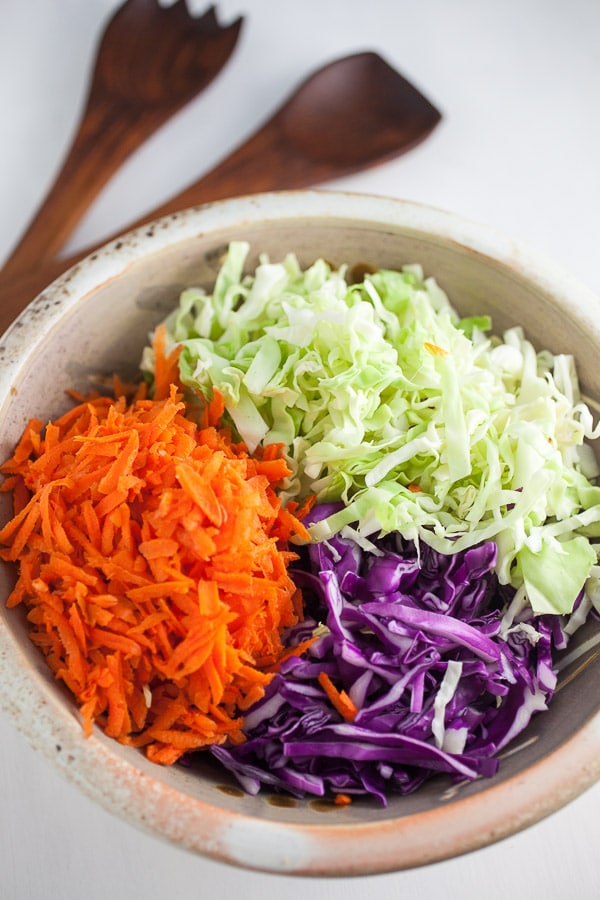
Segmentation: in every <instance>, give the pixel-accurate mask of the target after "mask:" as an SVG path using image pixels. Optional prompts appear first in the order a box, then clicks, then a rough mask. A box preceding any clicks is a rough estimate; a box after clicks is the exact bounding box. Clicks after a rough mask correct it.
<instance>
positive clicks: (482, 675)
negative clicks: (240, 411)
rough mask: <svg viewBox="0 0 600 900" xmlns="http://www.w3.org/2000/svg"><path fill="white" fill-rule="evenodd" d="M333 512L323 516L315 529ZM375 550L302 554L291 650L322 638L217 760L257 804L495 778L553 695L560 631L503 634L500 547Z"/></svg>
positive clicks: (529, 625) (524, 618)
mask: <svg viewBox="0 0 600 900" xmlns="http://www.w3.org/2000/svg"><path fill="white" fill-rule="evenodd" d="M330 512H331V507H330V506H327V505H323V506H322V507H318V508H317V509H315V510H313V513H312V514H311V521H316V520H317V519H318V518H322V517H323V516H324V515H327V514H328V513H330ZM373 543H374V545H375V547H376V552H372V551H365V550H363V549H361V547H360V546H359V544H358V543H356V542H355V541H354V540H352V539H351V538H347V537H346V538H342V537H339V536H336V537H335V538H333V539H331V540H330V541H328V542H325V543H321V544H314V545H310V546H309V547H308V548H304V552H305V557H304V564H303V566H302V567H300V568H297V569H296V570H294V571H293V575H294V577H295V579H296V581H297V584H298V585H299V586H300V587H302V589H303V593H304V597H305V604H306V618H305V620H304V621H303V622H302V623H301V624H300V625H299V626H297V627H296V628H294V629H292V630H291V631H290V633H289V635H288V643H289V645H290V646H294V645H297V644H298V643H299V642H300V641H302V640H303V639H305V638H306V637H307V636H310V635H312V634H313V633H315V631H316V633H317V634H318V635H319V636H318V638H317V639H316V641H315V642H314V643H313V644H312V645H311V646H310V648H309V649H308V651H305V653H304V654H303V655H301V656H294V657H291V658H290V659H288V660H287V661H286V662H284V663H283V664H282V666H281V670H280V673H278V674H277V675H276V676H275V677H274V679H273V680H272V681H271V683H270V684H269V686H268V688H267V690H266V693H265V696H264V697H263V698H262V699H261V700H260V701H259V702H258V703H256V704H255V705H254V706H253V707H252V708H251V709H250V710H249V712H248V713H247V715H246V718H245V727H244V731H245V735H246V738H247V740H246V742H245V743H243V744H241V745H239V746H236V747H221V746H215V747H213V748H212V749H211V752H212V753H213V755H214V756H215V757H216V758H217V759H218V760H220V761H221V762H222V763H223V765H224V766H225V767H226V768H227V769H229V770H230V771H231V772H232V773H233V774H234V775H235V776H236V778H237V779H238V781H239V783H240V784H241V785H242V786H243V788H244V789H245V790H246V791H248V792H249V793H252V794H255V793H257V792H258V791H259V790H260V787H261V785H266V786H269V787H270V788H271V789H274V790H281V791H287V792H291V793H292V794H294V795H297V796H305V795H307V794H309V795H317V796H323V795H325V794H329V793H334V794H335V793H344V794H353V795H372V796H375V797H376V798H378V799H379V801H380V802H381V803H382V804H383V805H385V804H386V801H387V797H388V796H389V795H390V794H391V793H393V792H400V793H403V794H406V793H409V792H412V791H414V790H415V789H416V788H418V787H419V786H420V785H421V784H422V783H423V782H424V781H425V780H427V779H428V778H430V777H431V776H433V775H435V774H439V773H447V774H448V775H449V776H450V777H451V779H452V780H464V779H467V780H471V779H474V778H476V777H478V776H484V777H485V776H491V775H493V774H494V773H495V772H496V770H497V767H498V759H497V754H498V752H499V751H500V750H501V749H502V748H503V747H504V746H505V745H506V744H507V743H508V742H509V741H511V740H512V739H513V738H514V737H515V736H516V735H517V734H519V733H520V732H521V731H522V730H523V729H524V728H525V727H526V726H527V724H528V722H529V721H530V719H531V716H532V715H533V714H534V713H535V712H536V711H538V710H543V709H545V708H546V706H547V704H548V702H549V700H550V698H551V696H552V693H553V690H554V688H555V684H556V678H555V674H554V672H553V667H552V652H553V649H554V648H558V647H562V646H564V644H565V636H564V634H563V632H562V629H561V625H560V619H559V618H558V617H550V616H540V617H533V614H532V613H531V610H530V609H529V608H527V610H525V611H523V612H522V613H521V614H520V615H519V616H517V617H516V618H515V619H514V620H512V621H510V623H509V625H508V626H507V624H506V622H504V623H503V614H504V613H505V611H506V609H507V607H508V604H509V603H510V601H511V599H512V596H513V594H512V590H511V589H506V588H503V587H501V586H500V585H499V583H498V580H497V578H496V575H495V574H494V571H493V570H494V564H495V560H496V546H495V544H493V543H491V542H490V543H485V544H482V545H480V546H478V547H475V548H472V549H470V550H467V551H465V552H463V553H457V554H455V555H452V556H447V555H446V556H445V555H442V554H439V553H437V552H436V551H434V550H432V549H431V548H429V547H427V546H423V547H421V549H420V552H418V551H417V548H416V547H415V545H414V544H413V543H412V542H409V541H405V540H403V539H401V538H400V537H399V536H398V535H387V536H386V537H384V538H381V539H378V540H375V541H373ZM321 671H324V672H325V673H326V674H327V675H328V676H329V677H330V678H331V680H332V682H333V683H334V685H335V686H336V688H337V689H338V690H343V691H345V692H346V693H347V694H348V696H349V697H350V698H351V700H352V701H353V703H354V705H355V706H356V708H357V710H358V711H357V714H356V716H355V718H354V719H353V721H347V720H345V719H343V718H342V716H341V715H340V714H339V713H338V712H337V711H336V709H335V708H334V707H333V705H332V704H331V702H330V701H329V699H328V698H327V696H326V694H325V692H324V690H323V689H322V687H321V685H320V683H319V681H318V676H319V672H321Z"/></svg>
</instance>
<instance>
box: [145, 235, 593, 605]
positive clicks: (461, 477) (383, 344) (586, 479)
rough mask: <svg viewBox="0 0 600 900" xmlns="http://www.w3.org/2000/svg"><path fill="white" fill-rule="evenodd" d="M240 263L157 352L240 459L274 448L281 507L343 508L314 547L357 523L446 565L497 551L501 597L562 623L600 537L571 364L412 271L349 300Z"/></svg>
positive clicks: (191, 304)
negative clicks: (176, 352) (281, 459)
mask: <svg viewBox="0 0 600 900" xmlns="http://www.w3.org/2000/svg"><path fill="white" fill-rule="evenodd" d="M248 250H249V247H248V245H247V244H246V243H243V242H234V243H232V244H231V245H230V247H229V250H228V252H227V255H226V257H225V260H224V263H223V266H222V268H221V270H220V272H219V275H218V278H217V280H216V283H215V286H214V291H213V293H212V294H208V293H206V292H205V291H203V290H201V289H197V288H190V289H188V290H186V291H184V292H183V294H182V295H181V298H180V301H179V305H178V307H177V309H176V310H175V311H174V312H173V313H172V314H171V315H170V316H169V317H168V319H167V320H166V324H167V335H168V340H169V342H170V344H171V345H175V344H182V353H181V357H180V372H181V379H182V382H183V383H184V384H185V385H186V386H188V387H189V388H191V389H193V390H195V391H199V392H201V393H202V394H203V395H205V396H210V395H211V393H212V391H213V389H215V388H216V389H218V391H219V392H220V393H221V394H222V395H223V397H224V399H225V405H226V411H227V414H228V416H229V417H230V420H231V423H232V425H233V426H234V428H235V429H236V430H237V432H238V433H239V436H240V437H241V438H242V439H243V440H244V441H245V442H246V444H247V445H248V448H249V450H250V451H251V452H252V451H253V450H254V449H255V448H256V447H257V446H258V445H259V444H261V443H264V444H267V443H273V442H276V443H283V444H284V445H285V447H286V453H287V457H288V460H289V463H290V466H291V468H292V472H293V474H292V476H291V477H290V478H289V479H288V481H287V483H286V484H285V485H284V486H283V491H282V496H283V499H284V501H288V500H290V499H296V500H301V499H303V498H304V497H306V496H307V495H309V494H311V493H314V494H316V495H317V498H318V500H319V501H320V502H326V501H332V500H340V499H341V500H343V501H344V504H345V506H344V508H343V509H342V510H341V511H340V512H338V513H336V514H334V515H332V516H330V517H329V518H327V519H325V520H324V521H321V522H318V523H317V524H315V525H314V526H313V527H312V529H311V534H312V536H313V538H314V539H315V540H324V539H327V538H328V537H330V536H331V535H332V534H334V533H336V532H338V531H340V530H341V529H343V528H344V527H346V526H349V525H351V524H353V523H355V533H356V534H358V535H359V536H360V537H362V538H366V537H368V536H369V535H373V534H380V533H387V532H390V531H399V532H401V533H402V535H403V536H404V537H406V538H411V539H413V540H416V541H417V542H418V541H423V542H425V543H427V544H429V545H431V546H432V547H434V548H435V549H436V550H438V551H440V552H442V553H452V552H453V551H459V550H464V549H466V548H468V547H470V546H474V545H475V544H479V543H480V542H482V541H487V540H494V541H495V542H496V544H497V546H498V563H497V573H498V577H499V579H500V581H501V582H502V583H505V584H507V583H510V584H512V585H513V586H514V587H517V588H518V587H523V586H524V588H525V591H526V593H527V597H528V599H529V602H530V604H531V606H532V607H533V609H534V611H535V612H536V613H537V614H539V613H544V612H551V613H566V612H570V611H571V610H572V608H573V604H574V603H575V600H576V598H577V596H578V595H579V593H580V592H581V590H582V588H583V586H584V584H585V582H586V579H587V578H588V575H589V573H590V569H591V567H592V566H593V565H594V564H595V563H596V561H597V551H596V546H595V544H594V542H593V538H594V537H596V536H598V535H600V524H599V523H600V488H599V487H597V486H595V485H594V484H593V480H594V479H595V477H596V476H597V475H598V468H597V465H596V461H595V457H594V455H593V453H592V452H591V451H590V447H589V445H588V444H587V443H585V441H586V439H588V440H589V439H595V438H596V437H597V436H598V432H597V430H596V429H594V426H593V422H592V416H591V413H590V411H589V409H588V407H587V406H586V405H585V403H583V402H582V400H581V397H580V394H579V388H578V383H577V375H576V371H575V366H574V363H573V360H572V358H571V357H570V356H567V355H553V354H551V353H549V352H547V351H543V352H536V351H535V350H534V348H533V346H532V344H531V343H530V342H529V341H528V340H527V338H526V337H525V335H524V334H523V331H522V329H521V328H519V327H514V328H511V329H509V330H508V331H506V332H505V333H504V335H503V336H502V337H501V338H500V337H497V336H492V335H490V334H489V333H488V332H489V331H490V328H491V325H490V322H489V319H488V318H487V317H486V316H482V317H475V318H470V319H465V320H461V319H459V317H458V315H457V313H456V312H455V310H454V309H453V307H452V306H451V305H450V302H449V300H448V297H447V296H446V294H445V293H444V292H443V291H442V290H441V288H440V287H439V285H438V284H437V283H436V281H435V280H434V279H433V278H425V277H424V275H423V271H422V269H421V267H420V266H418V265H411V266H405V267H404V268H403V269H402V270H401V271H390V270H380V271H377V272H374V273H373V274H367V275H365V277H364V280H362V281H361V282H360V283H357V284H351V283H349V280H348V278H347V269H346V268H345V267H343V268H341V269H338V270H335V269H333V268H332V267H331V266H330V265H328V264H327V263H326V262H325V261H324V260H322V259H320V260H317V261H316V262H315V263H314V264H313V265H312V266H310V267H309V268H308V269H306V270H305V271H303V270H302V269H301V268H300V266H299V264H298V261H297V259H296V257H295V256H294V255H293V254H290V255H288V256H287V257H286V258H285V259H284V260H283V261H282V262H277V263H274V262H271V261H269V260H268V259H267V258H265V257H263V258H261V260H260V263H259V265H258V267H257V269H256V271H255V272H254V273H253V274H252V275H244V274H243V270H244V264H245V261H246V258H247V254H248ZM152 364H153V360H152V351H151V350H150V349H149V348H147V349H146V351H145V353H144V358H143V361H142V367H143V368H145V369H147V370H149V371H152Z"/></svg>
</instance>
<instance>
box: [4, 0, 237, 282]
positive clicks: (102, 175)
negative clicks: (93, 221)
mask: <svg viewBox="0 0 600 900" xmlns="http://www.w3.org/2000/svg"><path fill="white" fill-rule="evenodd" d="M241 24H242V20H241V19H237V20H236V21H235V22H233V23H232V24H231V25H229V26H227V27H222V26H221V25H219V23H218V21H217V17H216V14H215V10H214V7H210V8H209V9H208V11H207V12H206V13H204V15H202V16H200V17H197V18H194V17H192V16H191V15H190V14H189V13H188V11H187V7H186V5H185V0H177V2H176V3H175V4H174V5H172V6H170V7H161V6H159V4H158V0H127V2H126V3H125V4H124V5H123V6H121V7H120V8H119V9H118V10H117V12H116V13H115V15H114V16H113V17H112V19H111V20H110V21H109V23H108V25H107V27H106V29H105V31H104V34H103V37H102V39H101V41H100V44H99V47H98V51H97V54H96V62H95V66H94V68H93V74H92V77H91V83H90V88H89V93H88V98H87V103H86V105H85V108H84V111H83V114H82V117H81V120H80V123H79V126H78V129H77V132H76V134H75V137H74V139H73V142H72V144H71V147H70V150H69V152H68V154H67V157H66V159H65V162H64V164H63V166H62V168H61V170H60V172H59V173H58V175H57V177H56V179H55V181H54V184H53V185H52V187H51V188H50V190H49V192H48V194H47V196H46V198H45V200H44V202H43V203H42V205H41V206H40V208H39V210H38V211H37V213H36V215H35V218H34V219H33V221H32V222H31V223H30V225H29V226H28V229H27V231H26V233H25V234H24V235H23V237H22V238H21V240H20V241H19V243H18V244H17V246H16V247H15V249H14V250H13V252H12V254H11V256H10V258H9V259H8V260H7V262H6V263H5V264H4V271H5V272H6V273H8V272H18V271H23V270H26V269H27V268H29V267H31V266H32V265H37V264H38V263H40V262H42V261H44V260H49V259H52V258H53V257H54V256H55V255H56V253H57V252H58V251H59V250H60V249H61V247H63V246H64V244H65V241H66V240H67V238H68V237H69V236H70V235H71V233H72V232H73V230H74V228H75V226H76V225H77V224H78V222H79V221H80V219H81V217H82V216H83V214H84V213H85V211H86V210H87V209H88V207H89V206H90V204H91V203H92V201H93V200H94V199H95V197H96V196H97V195H98V193H99V192H100V190H101V188H102V187H103V186H104V185H105V184H106V183H107V182H108V180H109V179H110V178H111V176H112V175H113V174H114V173H115V172H116V171H117V169H118V168H119V166H121V165H122V163H123V162H124V161H125V160H126V159H127V157H128V156H130V154H131V153H133V151H134V150H136V149H137V148H138V147H139V146H140V145H141V144H142V143H143V142H144V141H145V140H146V139H147V138H148V137H149V136H150V135H151V134H152V133H153V132H155V131H156V130H157V129H158V128H159V127H160V126H161V125H163V124H164V123H165V122H166V121H167V120H168V119H169V118H171V116H173V115H174V114H175V113H176V112H177V111H178V110H180V109H181V108H182V107H183V106H184V105H185V104H186V103H188V102H189V101H190V100H192V99H193V97H195V96H196V95H197V94H198V93H199V92H200V91H202V90H203V89H204V88H205V87H206V86H207V85H208V84H210V82H211V81H212V80H213V79H214V78H215V76H216V75H217V74H218V73H219V72H220V71H221V69H222V68H223V66H224V65H225V63H226V62H227V60H228V59H229V57H230V56H231V53H232V51H233V49H234V47H235V45H236V43H237V40H238V36H239V33H240V27H241Z"/></svg>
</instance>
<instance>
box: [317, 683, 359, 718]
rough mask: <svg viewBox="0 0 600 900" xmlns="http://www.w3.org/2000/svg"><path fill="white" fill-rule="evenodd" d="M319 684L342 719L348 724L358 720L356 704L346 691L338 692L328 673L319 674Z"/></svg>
mask: <svg viewBox="0 0 600 900" xmlns="http://www.w3.org/2000/svg"><path fill="white" fill-rule="evenodd" d="M318 680H319V684H320V685H321V687H322V688H323V690H324V691H325V693H326V694H327V697H328V698H329V700H330V701H331V704H332V706H334V707H335V709H337V711H338V712H339V714H340V715H341V716H342V718H344V719H346V720H347V721H348V722H353V721H354V719H355V718H356V714H357V712H358V709H357V707H356V704H355V703H353V701H352V700H351V699H350V697H349V696H348V694H347V693H346V691H338V689H337V688H336V686H335V685H334V683H333V682H332V680H331V678H330V677H329V675H327V673H326V672H323V671H321V672H319V675H318Z"/></svg>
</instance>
